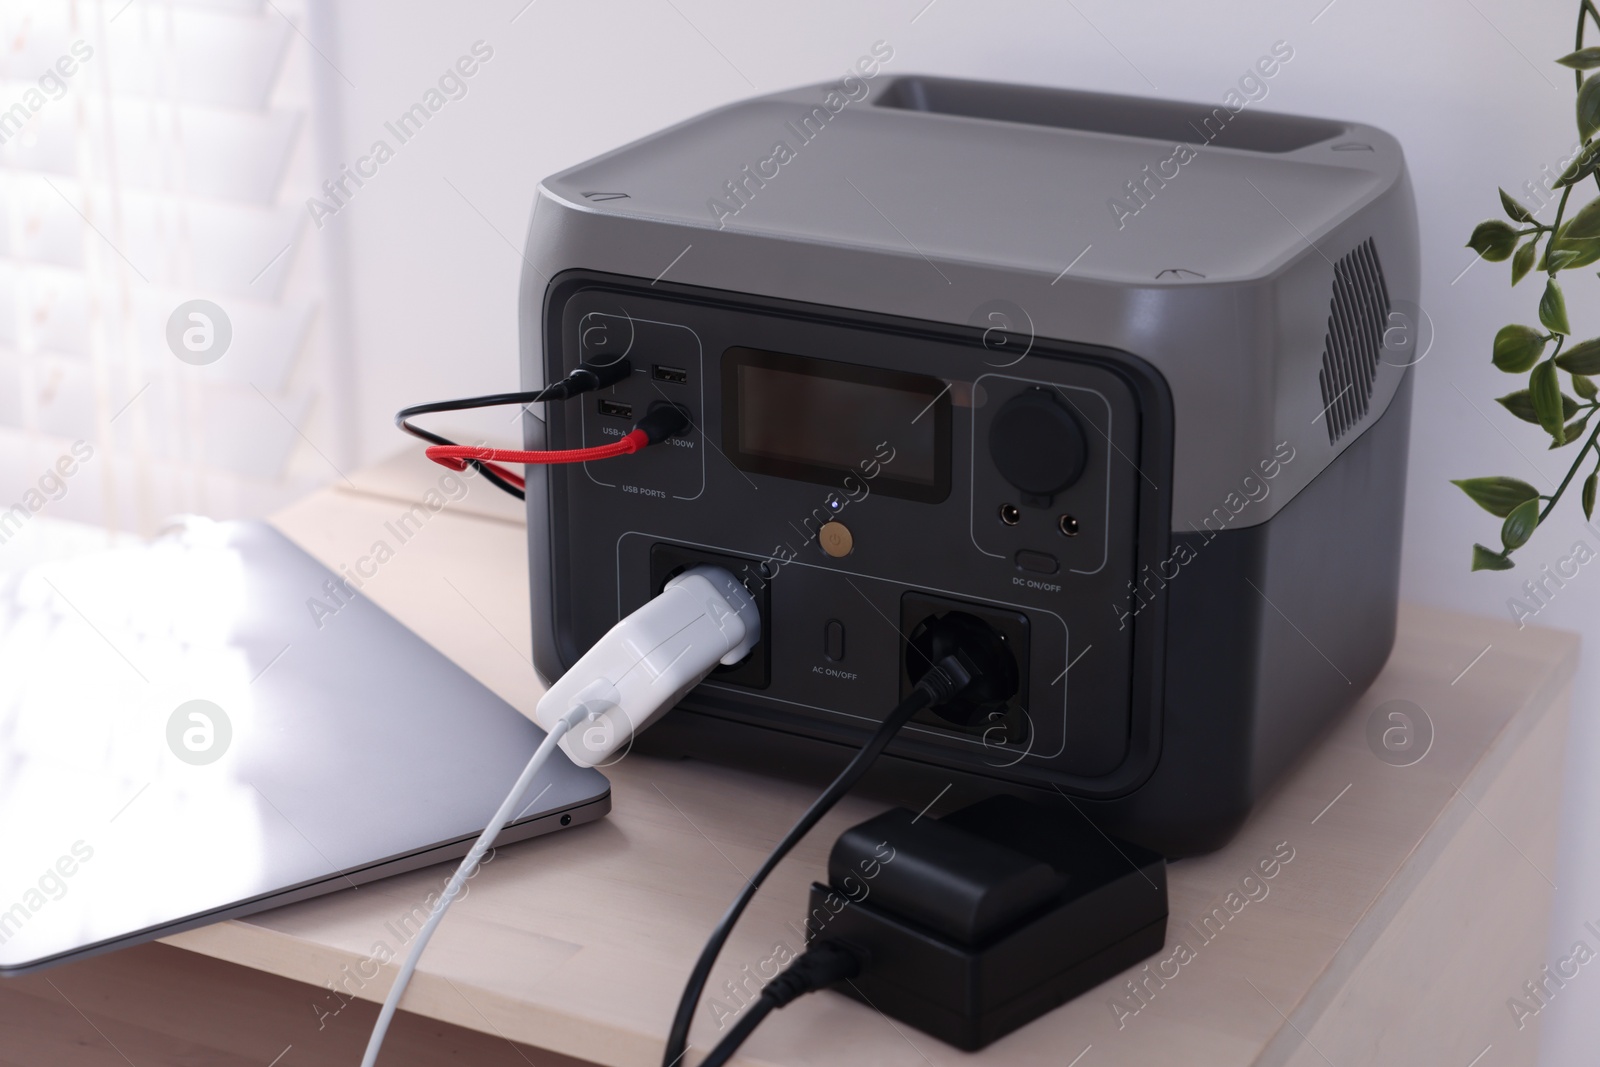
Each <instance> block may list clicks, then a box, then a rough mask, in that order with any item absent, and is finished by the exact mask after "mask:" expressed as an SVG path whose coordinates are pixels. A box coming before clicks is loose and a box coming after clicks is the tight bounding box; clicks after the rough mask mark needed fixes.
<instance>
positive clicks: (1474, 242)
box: [1467, 219, 1517, 263]
mask: <svg viewBox="0 0 1600 1067" xmlns="http://www.w3.org/2000/svg"><path fill="white" fill-rule="evenodd" d="M1467 247H1468V248H1470V249H1472V250H1473V251H1474V252H1476V253H1478V255H1480V256H1482V257H1483V258H1484V259H1487V260H1490V261H1491V262H1495V263H1498V262H1499V261H1500V260H1502V259H1506V258H1508V257H1509V256H1510V255H1511V252H1512V250H1513V249H1515V248H1516V247H1517V231H1516V230H1513V229H1512V228H1511V226H1510V225H1509V224H1508V223H1505V222H1502V221H1501V220H1500V219H1488V220H1487V221H1484V222H1480V223H1478V225H1477V226H1475V227H1473V230H1472V236H1471V237H1469V238H1467Z"/></svg>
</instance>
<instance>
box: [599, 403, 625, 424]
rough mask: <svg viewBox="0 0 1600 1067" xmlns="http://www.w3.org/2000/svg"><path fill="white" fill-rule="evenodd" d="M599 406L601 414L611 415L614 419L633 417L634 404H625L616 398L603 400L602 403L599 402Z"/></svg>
mask: <svg viewBox="0 0 1600 1067" xmlns="http://www.w3.org/2000/svg"><path fill="white" fill-rule="evenodd" d="M599 407H600V414H602V415H609V416H611V417H612V418H613V419H631V418H633V405H632V404H623V403H620V402H618V401H616V400H601V401H600V404H599Z"/></svg>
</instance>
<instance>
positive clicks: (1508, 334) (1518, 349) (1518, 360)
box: [1494, 323, 1544, 374]
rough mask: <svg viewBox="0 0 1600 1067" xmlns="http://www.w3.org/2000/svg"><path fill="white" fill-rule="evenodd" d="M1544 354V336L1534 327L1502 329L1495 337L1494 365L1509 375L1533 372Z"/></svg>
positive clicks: (1513, 326) (1512, 326)
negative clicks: (1534, 366)
mask: <svg viewBox="0 0 1600 1067" xmlns="http://www.w3.org/2000/svg"><path fill="white" fill-rule="evenodd" d="M1543 354H1544V334H1542V333H1540V332H1539V331H1538V330H1536V329H1534V328H1533V327H1532V326H1519V325H1516V324H1514V323H1513V324H1512V325H1510V326H1502V327H1500V332H1499V333H1497V334H1495V335H1494V365H1495V366H1496V367H1499V368H1500V369H1501V370H1503V371H1505V372H1506V373H1508V374H1522V373H1524V372H1525V371H1528V370H1531V369H1532V368H1533V365H1534V364H1535V363H1537V362H1539V357H1540V356H1541V355H1543Z"/></svg>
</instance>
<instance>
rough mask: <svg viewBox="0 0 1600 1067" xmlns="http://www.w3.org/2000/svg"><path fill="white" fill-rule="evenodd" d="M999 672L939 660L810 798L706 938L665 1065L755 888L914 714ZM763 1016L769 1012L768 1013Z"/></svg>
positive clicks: (953, 657)
mask: <svg viewBox="0 0 1600 1067" xmlns="http://www.w3.org/2000/svg"><path fill="white" fill-rule="evenodd" d="M973 651H974V652H976V653H978V656H979V659H980V660H982V659H987V658H988V657H984V656H982V654H981V653H982V650H978V649H974V650H973ZM1007 655H1009V653H1007ZM986 666H987V664H986ZM996 674H1002V675H1003V674H1004V671H1003V670H1000V671H996V670H994V669H993V668H992V666H991V667H990V669H989V670H987V671H986V670H985V669H984V668H983V667H980V665H979V663H977V662H975V661H974V659H973V658H972V656H969V655H968V650H967V649H965V648H963V649H958V650H957V651H955V652H952V653H950V654H949V655H946V656H944V657H942V658H941V659H939V660H938V662H936V663H934V665H933V666H932V667H931V668H929V670H928V672H927V673H926V674H924V675H923V676H922V677H921V678H919V679H918V680H917V684H916V688H914V689H913V690H912V691H911V693H910V695H908V696H907V697H906V698H905V699H904V700H902V701H901V702H900V703H899V704H898V705H897V706H896V707H895V709H894V710H893V711H891V712H890V713H889V715H888V717H887V718H885V719H884V720H883V722H882V723H881V724H880V725H879V726H878V729H877V730H876V731H875V732H874V733H873V735H872V737H871V739H870V740H868V741H867V743H866V744H865V745H863V746H862V748H861V751H859V752H857V753H856V754H855V757H854V758H853V759H851V761H850V763H849V764H848V765H847V766H846V767H845V769H844V770H842V771H840V772H839V776H838V777H837V778H835V779H834V780H833V782H832V783H831V784H829V786H828V788H827V789H825V790H823V792H822V795H821V796H819V797H817V799H816V800H815V801H813V802H812V804H811V807H809V808H807V809H806V813H805V814H804V815H802V816H800V821H798V822H796V823H795V824H794V826H793V827H792V828H791V829H790V830H789V832H788V833H787V834H786V835H784V838H783V840H782V841H779V842H778V844H777V847H776V848H774V849H773V850H772V853H771V855H769V856H768V857H767V859H766V862H765V863H763V864H762V865H761V869H760V870H758V871H756V873H755V875H754V876H753V877H752V878H750V879H749V881H747V882H746V883H745V887H744V888H743V889H742V890H740V891H739V895H738V897H737V898H735V900H734V902H733V904H732V905H731V906H730V907H729V908H728V910H727V912H726V913H725V914H724V915H723V916H722V919H721V921H720V922H718V923H717V927H716V929H715V930H713V931H712V932H711V936H710V938H708V939H707V941H706V946H705V948H704V949H703V950H702V951H701V953H700V958H699V959H698V960H696V961H695V965H694V970H693V971H691V972H690V974H689V981H688V982H687V983H686V984H685V986H684V989H683V998H682V999H681V1000H679V1001H678V1011H677V1014H676V1015H674V1016H673V1019H672V1029H671V1031H669V1033H668V1035H667V1047H666V1052H665V1053H664V1054H663V1056H662V1060H661V1062H662V1065H663V1067H674V1065H676V1064H677V1063H678V1062H679V1061H680V1060H681V1059H682V1057H683V1054H684V1050H685V1049H686V1048H687V1046H688V1042H689V1025H690V1023H691V1022H692V1021H693V1019H694V1007H695V1004H696V1003H697V1002H698V1001H699V1000H700V997H701V994H703V993H704V992H705V987H706V982H707V981H708V980H709V979H710V977H711V968H712V966H713V965H715V964H716V962H717V955H718V954H719V953H720V952H721V951H722V946H723V945H724V944H726V943H727V940H728V936H729V935H730V934H732V933H733V927H734V924H735V923H737V922H738V921H739V916H740V915H742V914H744V910H745V908H746V907H747V906H749V904H750V900H751V898H753V897H754V896H755V895H756V890H757V889H759V888H760V886H761V883H762V882H764V881H766V879H767V875H769V874H771V873H772V870H773V868H774V867H776V866H777V865H778V863H779V861H780V860H782V859H783V858H784V857H785V856H787V855H788V854H789V852H790V851H791V850H792V849H793V848H794V846H795V845H797V844H799V842H800V839H801V838H803V837H805V835H806V834H807V833H809V832H810V830H811V828H812V827H813V826H815V825H817V823H818V821H820V820H821V818H822V817H823V816H824V815H826V814H827V813H828V811H829V810H830V809H832V808H833V806H834V805H835V804H837V803H838V802H839V801H840V799H841V798H843V797H844V795H845V794H846V793H848V792H850V790H851V789H853V788H854V787H855V785H856V783H858V782H859V781H861V778H862V776H863V775H865V774H866V773H867V768H869V767H871V766H872V763H873V761H874V760H876V759H877V758H878V756H879V755H881V754H882V753H883V750H884V749H885V748H887V747H888V745H889V742H890V741H891V740H893V738H894V736H895V734H897V733H899V732H900V728H901V727H902V726H904V725H905V724H906V723H907V722H909V721H910V719H911V717H912V716H913V715H915V714H916V713H917V712H919V711H921V710H922V709H923V708H928V707H934V706H937V705H940V704H945V703H948V702H949V701H951V700H953V699H955V698H956V697H957V696H958V695H959V694H961V693H962V692H963V691H965V690H966V689H967V687H968V686H970V685H972V684H973V683H974V682H975V681H977V682H979V683H980V684H983V683H988V682H989V680H990V679H991V678H993V677H994V675H996ZM1015 676H1016V668H1015V665H1014V663H1013V665H1012V667H1011V680H1012V684H1013V685H1014V684H1015ZM802 958H803V957H802ZM767 1010H768V1011H770V1010H771V1009H770V1008H769V1009H767ZM762 1014H763V1015H765V1014H766V1012H765V1011H764V1012H763V1013H762ZM751 1029H754V1024H751Z"/></svg>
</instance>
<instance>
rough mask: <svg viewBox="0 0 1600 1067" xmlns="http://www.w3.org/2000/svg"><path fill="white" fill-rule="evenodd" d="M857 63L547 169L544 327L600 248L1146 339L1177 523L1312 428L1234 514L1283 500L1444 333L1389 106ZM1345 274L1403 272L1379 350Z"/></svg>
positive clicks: (683, 276) (527, 288)
mask: <svg viewBox="0 0 1600 1067" xmlns="http://www.w3.org/2000/svg"><path fill="white" fill-rule="evenodd" d="M847 86H848V88H850V90H851V91H853V92H855V93H856V94H857V95H860V91H861V87H863V86H864V87H865V88H866V89H867V93H866V95H865V96H864V97H862V98H861V99H857V100H852V99H850V98H849V95H848V93H847V92H846V88H847ZM847 86H842V85H840V84H837V83H830V84H821V85H812V86H807V87H805V88H800V89H794V90H791V91H787V92H781V93H775V94H772V95H770V96H764V97H759V98H756V99H751V100H745V101H741V102H739V103H736V104H731V105H729V106H727V107H723V108H720V109H718V110H715V111H711V112H708V113H706V114H703V115H699V116H696V117H695V118H692V119H689V120H688V121H686V122H683V123H680V124H678V125H676V126H672V127H669V128H667V129H665V130H662V131H661V132H659V133H655V134H652V135H651V136H648V137H645V138H642V139H641V140H638V141H635V142H633V143H632V144H629V145H625V146H623V147H621V148H618V149H616V150H615V151H612V152H609V153H607V154H605V155H602V156H599V157H598V158H596V159H593V160H590V161H589V162H586V163H584V164H582V165H580V166H578V167H574V168H572V169H570V170H567V171H563V172H561V173H559V174H556V175H554V176H552V177H550V178H548V179H546V180H545V181H544V182H543V183H541V185H540V186H539V190H538V197H537V200H536V202H535V205H534V212H533V217H532V221H531V222H530V227H529V237H528V242H527V257H528V270H529V271H530V272H532V273H533V274H536V275H538V276H539V277H540V279H541V282H540V284H538V285H529V284H525V285H524V289H523V291H524V300H523V307H522V315H523V331H522V333H523V337H524V343H525V344H527V343H530V342H531V343H534V344H537V343H538V339H539V337H540V330H539V328H538V318H539V315H540V311H541V304H540V301H539V296H540V295H542V293H543V289H544V284H543V282H544V281H547V280H548V279H549V278H551V277H553V276H554V275H555V274H557V273H559V272H560V271H561V270H563V269H566V268H568V267H571V266H574V265H579V264H581V265H582V266H584V267H586V268H589V269H592V270H595V271H602V272H609V273H615V274H620V275H628V276H633V277H644V278H657V277H664V278H665V279H668V280H671V281H673V282H677V283H680V284H689V285H697V286H704V287H707V288H711V289H721V290H728V291H736V292H740V293H747V294H755V295H764V296H772V297H780V298H783V299H787V300H794V301H801V302H806V303H814V304H819V305H824V306H831V307H839V308H852V309H858V310H862V311H870V312H878V313H883V314H889V315H896V316H903V317H905V318H909V319H920V320H926V321H934V322H944V323H951V324H958V325H970V326H977V327H980V328H983V329H996V330H1004V331H1008V332H1009V333H1011V334H1012V335H1016V336H1012V337H1011V338H1010V343H1011V344H1013V345H1016V346H1019V347H1021V346H1024V345H1025V344H1026V343H1027V340H1028V338H1030V337H1040V338H1070V339H1072V340H1074V341H1079V342H1084V343H1088V344H1096V345H1103V346H1106V347H1108V348H1113V349H1118V350H1121V351H1125V352H1134V353H1137V354H1138V355H1139V356H1140V357H1142V358H1143V359H1145V360H1147V361H1148V362H1149V363H1150V364H1152V365H1153V366H1154V367H1155V368H1156V370H1158V371H1159V372H1160V373H1161V375H1162V376H1163V377H1164V378H1165V379H1166V382H1167V385H1168V387H1169V388H1170V390H1171V394H1172V403H1173V409H1174V418H1175V448H1174V453H1175V462H1174V472H1173V485H1172V487H1171V492H1172V529H1174V530H1188V529H1192V528H1198V527H1199V526H1200V525H1201V524H1202V523H1203V521H1204V520H1205V519H1206V517H1208V516H1210V515H1211V514H1212V513H1213V512H1214V511H1215V510H1216V509H1218V508H1219V507H1222V506H1224V504H1225V501H1228V500H1230V499H1237V497H1238V496H1239V495H1240V494H1242V492H1243V491H1242V490H1241V481H1242V480H1243V479H1244V478H1245V477H1247V476H1249V475H1252V474H1253V473H1255V472H1256V470H1257V465H1258V464H1259V463H1260V462H1261V461H1262V460H1263V459H1265V458H1267V457H1270V456H1272V455H1273V451H1274V447H1275V446H1276V445H1277V444H1278V443H1279V442H1282V441H1285V440H1292V441H1294V442H1295V447H1296V450H1297V455H1296V459H1295V461H1294V462H1293V463H1291V464H1288V465H1286V466H1285V467H1284V468H1283V470H1282V473H1281V475H1280V476H1279V477H1278V478H1277V480H1276V481H1275V482H1274V484H1273V486H1272V492H1271V493H1270V495H1268V496H1267V497H1266V498H1264V499H1262V500H1261V501H1260V502H1259V504H1252V505H1251V506H1250V507H1249V508H1246V509H1243V510H1242V511H1240V513H1239V514H1238V516H1237V518H1235V519H1234V520H1233V522H1232V524H1231V525H1232V526H1233V527H1235V528H1240V527H1245V526H1250V525H1255V524H1257V523H1261V522H1265V521H1266V520H1268V519H1270V518H1271V517H1272V516H1273V515H1274V514H1276V513H1277V511H1278V510H1279V509H1280V508H1282V507H1283V506H1284V505H1285V504H1287V503H1288V502H1289V501H1290V500H1291V499H1293V497H1294V496H1295V494H1296V493H1298V492H1299V491H1300V490H1301V489H1303V488H1304V487H1305V486H1306V485H1308V484H1309V483H1310V482H1311V480H1312V479H1313V478H1315V477H1316V475H1317V474H1318V473H1319V472H1321V471H1322V470H1323V469H1324V468H1325V467H1326V466H1327V465H1328V463H1330V462H1331V461H1332V460H1333V459H1334V458H1335V457H1336V456H1337V455H1338V454H1339V453H1340V452H1341V451H1343V450H1344V449H1345V448H1347V447H1348V446H1349V445H1350V444H1351V443H1352V442H1353V441H1354V440H1355V439H1356V438H1357V437H1358V436H1359V430H1360V429H1361V428H1362V427H1363V426H1364V425H1365V424H1367V423H1369V422H1371V421H1372V420H1374V419H1376V418H1377V417H1378V416H1379V415H1381V414H1382V413H1383V411H1384V409H1385V408H1386V407H1387V406H1388V404H1389V401H1390V400H1391V398H1392V397H1393V396H1394V393H1395V391H1396V389H1397V388H1398V386H1399V382H1400V379H1401V377H1402V374H1403V372H1404V369H1405V367H1406V366H1408V365H1409V364H1410V363H1412V362H1414V361H1415V359H1416V358H1419V357H1418V352H1419V351H1425V349H1420V348H1419V346H1418V338H1419V334H1420V333H1421V332H1422V331H1423V329H1424V328H1425V325H1426V324H1425V322H1424V321H1420V320H1421V315H1420V311H1419V308H1418V305H1417V303H1416V301H1417V296H1418V290H1419V285H1420V280H1419V271H1420V267H1419V263H1418V253H1417V231H1416V217H1415V208H1414V206H1413V201H1412V195H1411V188H1410V181H1409V179H1408V177H1407V174H1406V169H1405V164H1404V160H1403V158H1402V155H1401V150H1400V146H1399V144H1398V143H1397V142H1396V141H1395V139H1394V138H1393V137H1391V136H1389V135H1388V134H1386V133H1384V132H1383V131H1382V130H1379V129H1376V128H1374V127H1372V126H1366V125H1362V124H1359V123H1349V122H1333V121H1327V120H1322V119H1307V118H1299V117H1293V116H1287V115H1280V114H1274V113H1267V112H1260V111H1255V110H1253V109H1252V108H1250V107H1246V108H1244V109H1243V110H1241V111H1238V112H1233V111H1231V110H1230V109H1229V108H1228V107H1227V106H1224V105H1221V104H1219V105H1218V106H1217V107H1215V108H1214V109H1212V110H1210V111H1208V110H1206V109H1205V108H1204V107H1201V106H1198V105H1193V104H1176V103H1167V102H1164V101H1144V100H1137V99H1134V98H1128V97H1120V96H1109V95H1100V94H1092V93H1073V94H1061V93H1058V92H1054V91H1051V90H1039V89H1031V88H1028V87H1022V86H998V85H992V84H988V83H975V82H961V81H955V80H949V79H939V78H927V77H916V76H900V77H895V78H891V77H889V76H888V75H880V76H879V80H877V81H867V82H861V81H857V82H855V83H854V84H853V85H848V83H847ZM835 109H837V110H835ZM1369 239H1370V241H1371V244H1370V245H1367V246H1366V248H1363V246H1364V244H1365V243H1366V242H1367V241H1368V240H1369ZM1379 263H1381V271H1379V270H1377V269H1376V264H1379ZM1336 267H1337V268H1339V269H1336ZM1375 273H1376V276H1374V274H1375ZM1340 274H1347V275H1348V278H1347V279H1346V280H1345V281H1344V283H1343V284H1344V286H1345V287H1346V288H1347V289H1350V290H1351V291H1353V292H1358V291H1359V290H1361V289H1363V288H1366V287H1372V288H1381V290H1383V292H1382V293H1381V294H1380V296H1379V299H1378V300H1377V303H1378V305H1379V306H1381V307H1383V308H1386V309H1387V311H1388V313H1387V315H1386V316H1385V321H1384V322H1383V324H1382V328H1383V333H1382V337H1383V348H1382V350H1380V351H1378V352H1363V351H1360V349H1361V347H1362V343H1361V336H1360V335H1361V334H1363V333H1364V332H1365V331H1362V330H1361V329H1359V324H1357V323H1351V322H1344V321H1340V320H1341V310H1340V307H1339V303H1340V301H1339V296H1338V294H1339V290H1340V286H1341V282H1340V278H1339V276H1340ZM530 281H531V279H530ZM1330 294H1333V299H1332V304H1333V306H1332V307H1331V308H1330ZM1347 303H1352V304H1359V303H1361V301H1360V300H1359V299H1352V300H1350V301H1347ZM1424 340H1425V339H1424ZM529 355H530V354H529V353H524V359H525V365H526V361H527V358H528V356H529ZM533 362H534V363H535V364H537V362H538V361H537V359H535V360H533ZM991 362H993V361H991Z"/></svg>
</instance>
